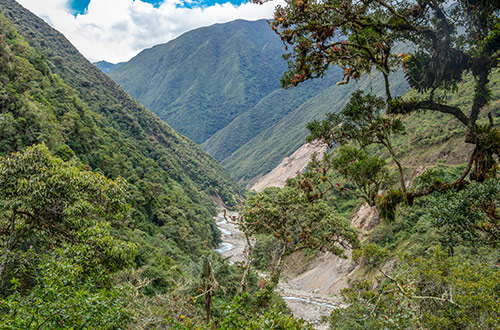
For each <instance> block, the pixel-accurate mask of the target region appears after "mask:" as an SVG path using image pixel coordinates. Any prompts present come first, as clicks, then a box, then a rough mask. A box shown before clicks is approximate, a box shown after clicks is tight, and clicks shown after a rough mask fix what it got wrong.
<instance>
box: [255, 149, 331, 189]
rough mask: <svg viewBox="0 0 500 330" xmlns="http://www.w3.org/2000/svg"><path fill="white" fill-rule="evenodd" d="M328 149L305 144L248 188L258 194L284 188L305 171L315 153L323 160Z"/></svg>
mask: <svg viewBox="0 0 500 330" xmlns="http://www.w3.org/2000/svg"><path fill="white" fill-rule="evenodd" d="M326 149H327V148H326V145H317V144H311V143H307V144H304V145H303V146H302V147H300V148H299V149H297V150H296V151H295V152H294V153H293V154H291V155H290V156H288V157H285V158H283V160H282V161H281V162H280V163H279V165H278V166H276V167H275V168H274V169H273V170H272V171H271V172H269V173H267V174H265V175H263V176H261V177H260V178H258V179H257V181H255V182H254V183H251V184H250V185H249V187H248V188H249V189H250V190H254V191H256V192H261V191H263V190H264V189H266V188H267V187H279V188H283V187H284V186H285V184H286V180H288V179H289V178H292V177H294V176H296V175H297V173H301V172H302V171H304V169H305V168H306V166H307V164H308V163H309V161H310V160H311V157H312V156H313V154H314V153H316V154H317V157H318V159H321V158H323V154H324V153H325V151H326Z"/></svg>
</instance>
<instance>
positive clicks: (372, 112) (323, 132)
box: [307, 90, 405, 148]
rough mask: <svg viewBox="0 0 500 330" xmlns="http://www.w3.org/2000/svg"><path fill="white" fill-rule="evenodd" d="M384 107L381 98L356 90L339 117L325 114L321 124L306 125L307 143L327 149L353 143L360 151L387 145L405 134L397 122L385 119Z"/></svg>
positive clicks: (402, 126)
mask: <svg viewBox="0 0 500 330" xmlns="http://www.w3.org/2000/svg"><path fill="white" fill-rule="evenodd" d="M385 106H386V104H385V102H384V100H383V99H382V98H380V97H376V96H375V95H372V94H366V95H365V94H364V93H363V92H362V91H360V90H357V91H356V92H354V93H353V94H352V95H351V98H350V100H349V102H348V103H347V105H346V106H345V107H344V108H343V109H342V111H340V112H339V113H328V114H327V115H326V119H325V120H323V121H321V122H320V121H317V120H315V121H312V122H310V123H309V124H307V128H308V129H309V130H310V131H311V135H310V136H308V138H307V141H308V142H312V141H315V140H320V141H321V142H323V143H325V144H327V145H328V146H329V147H330V148H331V147H333V146H335V145H345V144H347V143H350V142H355V143H357V144H358V145H359V146H361V147H365V146H367V145H370V144H372V143H380V144H383V145H387V144H389V143H390V142H389V141H390V138H391V137H393V136H397V135H399V134H403V133H404V131H405V130H404V125H403V122H402V121H401V119H400V118H396V117H394V116H392V117H389V116H386V115H384V114H383V113H384V111H385V108H386V107H385Z"/></svg>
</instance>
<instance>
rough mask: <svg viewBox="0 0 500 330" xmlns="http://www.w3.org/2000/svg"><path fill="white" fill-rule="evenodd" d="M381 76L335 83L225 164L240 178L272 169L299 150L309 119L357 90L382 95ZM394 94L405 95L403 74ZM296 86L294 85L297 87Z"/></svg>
mask: <svg viewBox="0 0 500 330" xmlns="http://www.w3.org/2000/svg"><path fill="white" fill-rule="evenodd" d="M379 78H380V77H378V76H366V77H364V78H363V79H361V80H360V81H359V82H356V83H351V84H348V85H342V86H337V85H334V86H331V87H329V88H328V89H325V90H324V91H322V92H321V93H319V94H318V95H316V96H315V97H313V98H311V99H309V100H308V101H307V102H305V103H304V104H303V105H301V106H300V107H299V108H297V109H295V110H294V111H293V112H291V113H290V114H288V115H287V116H285V117H284V118H283V119H281V120H280V121H279V122H278V123H276V124H274V125H273V126H271V127H269V128H268V129H266V130H265V131H263V132H262V133H260V134H259V135H257V136H256V137H254V138H253V139H251V140H249V141H248V142H247V143H246V144H245V145H243V146H242V147H241V148H239V149H238V150H237V151H236V152H234V153H233V154H232V155H231V156H230V157H228V158H226V159H224V160H223V161H222V164H223V165H224V166H225V167H226V168H227V169H228V170H229V172H230V173H231V174H232V175H233V177H235V178H236V179H237V180H240V181H250V180H252V179H254V178H258V177H260V176H261V175H263V174H265V173H267V172H269V171H271V170H272V169H273V168H275V167H276V166H277V165H278V164H279V163H280V161H281V160H282V159H283V158H285V157H287V156H289V155H290V154H291V153H293V152H294V151H296V150H297V149H298V148H299V147H300V146H301V145H303V144H304V142H305V137H306V136H307V135H308V131H307V129H306V127H305V125H306V123H307V122H310V121H312V120H314V119H318V118H322V117H323V116H324V115H325V113H327V112H337V111H339V110H340V109H342V107H343V106H344V105H345V104H346V102H347V101H348V100H349V96H350V95H351V93H352V92H354V91H355V90H357V89H362V90H365V91H368V90H372V91H373V92H374V93H376V94H379V93H381V92H382V91H383V88H384V87H383V85H382V83H381V81H380V79H379ZM392 81H393V82H394V83H393V86H395V88H394V89H393V93H394V95H402V94H404V93H405V92H406V91H407V89H408V85H407V84H406V82H405V81H404V77H403V74H402V73H401V72H397V73H395V74H394V75H393V76H392ZM293 89H294V88H292V90H293Z"/></svg>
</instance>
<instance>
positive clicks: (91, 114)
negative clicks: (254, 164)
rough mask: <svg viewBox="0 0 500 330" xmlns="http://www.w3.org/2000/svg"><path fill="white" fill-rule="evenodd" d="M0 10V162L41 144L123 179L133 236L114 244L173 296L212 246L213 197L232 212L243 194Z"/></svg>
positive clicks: (5, 8) (180, 140)
mask: <svg viewBox="0 0 500 330" xmlns="http://www.w3.org/2000/svg"><path fill="white" fill-rule="evenodd" d="M0 10H1V11H2V12H3V14H4V15H5V17H4V16H2V17H0V34H1V38H0V54H1V60H2V61H3V62H2V63H3V64H2V65H1V66H0V95H1V97H0V99H1V100H2V101H1V102H3V103H2V107H1V108H0V137H1V139H0V155H7V154H9V153H11V152H15V151H21V150H24V149H25V148H26V147H29V146H31V145H32V144H35V143H42V142H43V143H45V145H46V146H47V148H48V149H49V150H51V151H52V152H53V153H54V154H55V155H57V156H58V157H61V158H62V159H64V160H70V159H71V161H72V162H74V163H75V164H77V166H78V167H79V168H82V169H87V170H90V169H94V170H95V171H96V172H99V173H102V174H104V175H106V176H107V177H110V178H118V177H123V178H125V179H126V180H127V183H126V184H125V183H122V184H123V185H125V187H121V189H125V188H126V190H127V192H128V193H127V195H126V199H125V201H124V202H123V203H124V205H128V207H129V214H130V216H127V217H125V218H124V220H123V225H126V226H127V227H129V228H130V229H131V230H130V229H128V228H127V229H125V228H124V227H121V228H116V229H115V230H116V231H117V235H119V236H120V237H122V238H124V239H126V240H128V241H134V242H137V243H138V245H139V247H138V250H137V256H136V263H137V266H138V267H142V268H145V271H144V272H143V273H142V274H143V275H144V276H145V277H147V278H148V279H150V280H151V282H150V284H149V285H148V286H147V287H146V288H145V289H144V290H145V291H147V292H149V293H150V294H153V293H157V292H166V291H167V290H169V289H172V288H175V287H176V284H177V283H176V279H177V278H178V277H182V276H187V274H186V273H184V272H183V270H182V269H184V268H185V267H183V266H185V264H189V263H193V262H198V259H199V258H200V257H201V256H202V255H204V254H205V253H207V251H208V250H209V249H210V248H211V247H213V246H215V245H216V244H217V242H218V238H219V235H220V234H219V233H218V231H217V228H216V226H215V224H214V222H213V220H212V217H213V215H214V214H215V206H214V203H213V201H212V199H211V197H215V198H218V197H220V198H221V199H222V200H223V201H225V202H226V203H228V204H229V205H231V204H233V203H235V202H236V199H237V198H238V197H237V195H238V194H239V193H241V192H242V190H241V188H240V187H239V186H238V185H237V184H236V183H235V182H234V181H232V179H231V178H230V177H229V174H228V173H227V172H226V171H224V170H223V169H222V167H221V166H220V165H218V164H217V163H216V162H215V160H214V159H213V158H211V157H210V156H208V155H206V154H204V153H203V152H202V151H201V149H200V148H199V147H197V146H196V145H195V144H194V143H192V142H191V141H189V140H188V139H186V138H184V137H182V136H180V135H179V134H178V133H176V132H174V131H173V130H172V129H171V128H170V127H168V126H167V125H165V124H164V123H162V122H161V121H160V120H159V119H158V118H157V117H155V116H154V115H153V114H151V113H150V112H149V111H147V110H146V109H144V108H143V107H142V106H140V105H139V104H138V103H137V102H136V101H135V100H133V99H132V98H130V97H129V96H128V95H127V94H125V93H124V92H123V91H122V90H121V89H120V88H119V87H118V86H117V85H116V84H114V83H113V82H112V81H111V80H110V79H109V78H107V77H106V76H105V75H104V74H103V73H102V72H100V71H99V70H97V68H95V67H94V66H93V65H92V64H90V63H88V61H87V60H85V59H84V58H83V57H82V56H81V55H79V53H78V52H77V51H76V49H75V48H74V47H73V46H71V45H70V44H69V43H68V42H67V40H66V39H64V38H63V37H62V36H60V35H58V34H57V33H56V32H55V31H54V30H53V29H52V28H50V27H49V26H48V25H47V24H46V23H45V22H43V21H42V20H40V19H39V18H37V17H36V16H34V15H32V14H31V13H29V12H27V11H26V10H24V9H23V8H22V7H21V6H20V5H19V4H17V2H15V1H10V0H5V1H0ZM9 19H10V20H12V22H14V25H13V24H12V23H11V22H9ZM14 26H15V28H14ZM16 30H18V31H19V33H18V32H16ZM20 34H23V35H24V36H25V37H26V38H27V40H28V41H29V42H30V44H31V45H32V46H35V47H31V46H30V45H29V44H28V42H27V41H26V40H25V39H24V38H23V37H22V36H21V35H20ZM120 180H121V179H120ZM29 188H30V187H29V186H26V187H24V186H23V189H25V190H28V189H29ZM68 196H71V194H70V193H68ZM40 197H43V198H45V197H47V196H40ZM47 198H49V199H50V196H48V197H47ZM39 202H40V203H42V202H43V199H40V200H39ZM96 203H97V204H99V203H100V200H99V201H97V202H96ZM82 207H83V206H82ZM75 212H76V211H75ZM81 212H84V209H82V210H81ZM110 214H113V213H112V212H111V213H110ZM47 216H49V215H47ZM50 216H57V215H53V214H50ZM54 219H57V218H54ZM53 221H55V220H53ZM121 221H122V220H120V222H121ZM115 224H116V222H115V223H113V226H115ZM41 235H43V233H41ZM26 244H28V245H29V243H26ZM186 268H187V267H186Z"/></svg>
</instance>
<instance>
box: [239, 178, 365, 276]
mask: <svg viewBox="0 0 500 330" xmlns="http://www.w3.org/2000/svg"><path fill="white" fill-rule="evenodd" d="M335 213H336V212H335V210H334V209H333V208H332V207H331V206H329V205H328V204H327V203H326V202H325V201H324V200H323V199H322V198H321V195H320V194H319V193H314V191H313V187H312V183H311V182H310V181H304V182H301V181H300V180H299V181H297V185H296V186H292V185H291V184H290V185H287V186H285V187H284V188H275V187H270V188H267V189H265V190H264V191H263V192H261V193H258V194H256V195H254V196H250V197H249V198H248V200H247V203H246V206H245V208H244V210H243V212H242V213H241V219H240V221H241V222H242V224H243V226H244V227H245V228H246V229H247V230H248V231H249V232H250V233H258V234H267V235H273V236H274V237H275V238H276V239H277V241H278V243H279V246H278V249H277V251H276V252H275V256H276V259H275V260H273V262H274V264H273V267H272V274H271V281H272V282H273V283H274V284H277V283H278V280H279V276H280V273H281V268H282V267H283V257H284V256H285V255H288V254H290V253H293V252H296V251H299V250H302V249H314V250H322V251H331V252H332V253H334V254H336V255H343V253H344V248H346V247H352V246H354V247H356V246H357V245H358V244H359V241H358V238H357V231H356V230H355V229H354V228H352V227H351V226H350V224H349V221H347V220H346V219H344V218H341V217H338V216H337V215H336V214H335Z"/></svg>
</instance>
